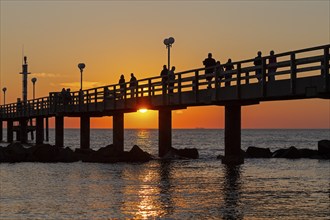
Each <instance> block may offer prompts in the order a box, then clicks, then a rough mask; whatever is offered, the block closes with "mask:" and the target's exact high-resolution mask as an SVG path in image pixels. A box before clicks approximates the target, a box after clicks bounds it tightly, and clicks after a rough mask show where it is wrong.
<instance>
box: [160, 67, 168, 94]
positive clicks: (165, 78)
mask: <svg viewBox="0 0 330 220" xmlns="http://www.w3.org/2000/svg"><path fill="white" fill-rule="evenodd" d="M160 76H161V77H162V88H163V95H164V94H166V90H167V81H168V69H167V67H166V65H164V66H163V70H162V71H161V72H160Z"/></svg>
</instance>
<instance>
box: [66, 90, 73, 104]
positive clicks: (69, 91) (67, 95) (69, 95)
mask: <svg viewBox="0 0 330 220" xmlns="http://www.w3.org/2000/svg"><path fill="white" fill-rule="evenodd" d="M65 98H66V100H67V101H66V103H67V104H69V105H71V104H72V96H71V89H70V88H68V89H66V93H65Z"/></svg>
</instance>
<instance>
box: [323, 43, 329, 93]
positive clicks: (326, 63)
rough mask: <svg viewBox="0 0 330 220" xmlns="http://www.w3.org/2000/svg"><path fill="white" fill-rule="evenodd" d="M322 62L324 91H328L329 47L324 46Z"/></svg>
mask: <svg viewBox="0 0 330 220" xmlns="http://www.w3.org/2000/svg"><path fill="white" fill-rule="evenodd" d="M322 64H323V71H322V73H323V78H324V83H325V91H326V92H329V90H330V88H329V84H330V82H329V81H330V80H329V78H330V76H329V47H326V48H324V60H323V62H322Z"/></svg>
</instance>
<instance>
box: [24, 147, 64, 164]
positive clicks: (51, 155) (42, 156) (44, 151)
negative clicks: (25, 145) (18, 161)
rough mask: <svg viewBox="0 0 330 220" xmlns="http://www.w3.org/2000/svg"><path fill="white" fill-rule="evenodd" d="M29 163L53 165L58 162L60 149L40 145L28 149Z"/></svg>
mask: <svg viewBox="0 0 330 220" xmlns="http://www.w3.org/2000/svg"><path fill="white" fill-rule="evenodd" d="M29 152H30V155H29V161H31V162H44V163H49V162H50V163H54V162H58V158H59V155H60V148H59V147H56V146H52V145H50V144H40V145H36V146H34V147H31V148H30V149H29Z"/></svg>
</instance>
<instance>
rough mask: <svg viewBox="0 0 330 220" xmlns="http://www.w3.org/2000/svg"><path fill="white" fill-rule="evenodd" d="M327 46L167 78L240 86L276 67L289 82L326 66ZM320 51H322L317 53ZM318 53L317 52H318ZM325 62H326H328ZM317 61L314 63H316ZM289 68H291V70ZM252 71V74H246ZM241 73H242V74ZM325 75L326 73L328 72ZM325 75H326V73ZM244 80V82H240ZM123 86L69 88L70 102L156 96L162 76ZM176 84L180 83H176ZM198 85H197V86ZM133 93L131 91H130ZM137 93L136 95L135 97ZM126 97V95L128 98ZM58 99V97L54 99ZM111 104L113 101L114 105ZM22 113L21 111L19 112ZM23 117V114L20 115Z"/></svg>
mask: <svg viewBox="0 0 330 220" xmlns="http://www.w3.org/2000/svg"><path fill="white" fill-rule="evenodd" d="M329 48H330V44H327V45H322V46H317V47H311V48H306V49H300V50H295V51H290V52H284V53H279V54H275V55H274V56H275V57H276V58H279V57H286V56H288V58H287V59H285V60H281V61H278V62H277V63H276V64H266V61H267V60H268V59H269V57H270V56H264V57H262V60H263V62H264V63H265V66H263V65H260V66H255V65H254V64H253V61H254V58H253V59H247V60H242V61H237V62H232V65H233V66H235V67H236V68H234V69H233V70H230V71H222V72H221V73H217V72H215V71H213V73H211V74H207V75H206V74H204V73H201V72H203V71H205V70H206V69H215V68H216V67H217V66H213V67H209V68H197V69H191V70H187V71H182V72H178V73H175V79H174V80H172V81H168V83H174V85H175V86H174V85H173V88H174V89H175V90H176V91H178V92H179V93H180V94H181V92H183V91H186V90H184V89H185V88H190V91H192V90H194V87H196V86H197V89H200V88H202V87H203V86H206V85H207V84H208V83H207V82H206V81H204V80H206V79H207V78H208V77H212V82H211V84H212V85H216V86H220V85H218V84H221V83H225V84H228V83H229V84H230V83H231V82H233V83H236V87H240V86H241V85H242V84H251V83H255V82H253V81H250V79H251V80H253V79H255V80H256V79H260V77H262V78H265V77H266V76H265V74H266V72H267V70H268V69H269V68H277V69H278V71H276V73H268V72H267V74H269V75H274V76H279V75H285V74H289V73H290V72H291V73H292V72H294V73H293V74H291V75H290V76H289V77H288V79H291V81H292V83H293V84H294V83H295V82H293V81H294V80H295V79H294V78H292V77H297V76H296V74H297V73H302V72H308V71H315V70H322V68H323V69H324V68H326V66H329V65H323V63H324V62H326V61H325V59H329V54H327V55H326V54H325V53H329ZM321 50H322V53H321ZM315 51H316V52H318V53H319V54H318V55H313V56H307V57H302V58H296V57H297V56H296V54H301V53H306V52H315ZM320 54H321V55H320ZM328 62H329V61H328ZM316 63H317V65H316ZM242 64H249V65H248V66H243V65H242ZM225 65H226V64H221V65H220V66H221V67H224V66H225ZM304 65H314V66H304ZM292 68H295V69H294V71H293V69H292ZM259 70H260V71H261V72H262V73H264V74H263V75H262V76H258V75H257V71H259ZM252 72H255V73H253V74H250V73H252ZM324 72H325V73H329V71H324ZM242 74H243V75H242ZM244 74H245V75H244ZM328 75H329V74H328ZM326 77H328V78H329V76H326ZM243 82H245V83H243ZM266 83H267V82H262V84H263V86H265V85H266ZM123 85H124V87H125V89H124V93H123V89H121V87H120V84H111V85H105V86H100V87H95V88H89V89H85V90H81V91H73V92H71V93H70V96H71V98H72V101H70V102H71V104H73V105H81V104H89V103H98V102H99V101H100V100H101V101H104V100H105V99H106V98H107V96H108V94H106V92H109V95H112V96H113V98H114V100H117V99H119V98H118V97H117V96H122V95H123V94H124V97H123V98H124V99H125V100H126V99H127V98H132V97H133V95H134V96H135V97H142V96H152V95H157V94H158V95H159V94H162V91H163V88H162V76H154V77H149V78H145V79H140V80H137V86H136V87H134V88H132V87H130V82H126V83H125V84H123ZM178 85H180V86H178ZM199 87H200V88H199ZM133 93H135V94H133ZM60 94H61V92H52V93H50V95H49V96H45V97H40V98H36V99H31V100H28V101H27V102H26V103H17V102H16V103H9V104H6V105H1V106H0V114H18V113H17V112H18V110H19V109H20V108H21V109H24V110H28V112H25V113H24V114H27V113H29V114H31V112H32V113H33V112H35V111H41V110H42V109H47V108H50V106H51V105H52V102H53V101H54V100H53V99H59V98H60ZM139 95H140V96H139ZM128 96H130V97H128ZM55 101H59V100H55ZM114 105H115V104H114ZM22 114H23V113H22ZM23 116H24V115H23Z"/></svg>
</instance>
